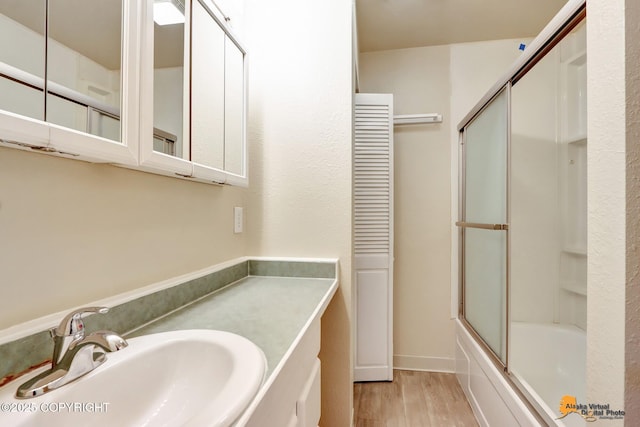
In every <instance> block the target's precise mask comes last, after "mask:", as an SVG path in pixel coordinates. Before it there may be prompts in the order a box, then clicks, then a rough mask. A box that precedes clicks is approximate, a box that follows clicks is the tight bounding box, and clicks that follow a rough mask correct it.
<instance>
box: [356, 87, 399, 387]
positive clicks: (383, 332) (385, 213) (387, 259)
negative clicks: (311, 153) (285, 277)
mask: <svg viewBox="0 0 640 427" xmlns="http://www.w3.org/2000/svg"><path fill="white" fill-rule="evenodd" d="M353 178H354V186H353V192H354V194H353V197H354V205H355V208H354V215H355V218H354V229H355V235H354V247H355V260H354V261H355V262H354V266H355V270H356V274H355V299H356V347H355V367H354V369H355V372H354V379H355V381H391V380H392V379H393V95H389V94H357V95H356V98H355V147H354V173H353Z"/></svg>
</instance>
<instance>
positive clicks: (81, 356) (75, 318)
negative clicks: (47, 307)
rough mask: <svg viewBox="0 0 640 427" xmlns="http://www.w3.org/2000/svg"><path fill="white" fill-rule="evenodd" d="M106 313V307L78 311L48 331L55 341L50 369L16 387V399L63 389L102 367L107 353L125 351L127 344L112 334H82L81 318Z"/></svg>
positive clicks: (103, 332)
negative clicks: (84, 315)
mask: <svg viewBox="0 0 640 427" xmlns="http://www.w3.org/2000/svg"><path fill="white" fill-rule="evenodd" d="M108 311H109V309H108V308H107V307H86V308H81V309H79V310H75V311H72V312H71V313H69V314H68V315H66V316H65V317H64V319H62V321H61V322H60V325H58V327H57V328H52V329H51V330H50V331H49V332H50V333H51V337H52V338H53V341H54V344H53V356H52V358H51V369H49V370H48V371H45V372H43V373H41V374H40V375H38V376H36V377H34V378H32V379H31V380H29V381H27V382H25V383H24V384H22V385H21V386H20V387H18V391H17V392H16V397H18V398H29V397H36V396H40V395H42V394H44V393H47V392H49V391H51V390H55V389H57V388H59V387H62V386H63V385H65V384H68V383H70V382H71V381H73V380H75V379H77V378H79V377H81V376H83V375H85V374H87V373H89V372H91V371H93V370H94V369H95V368H97V367H98V366H100V365H101V364H102V363H104V362H105V361H106V360H107V356H106V352H112V351H118V350H121V349H123V348H125V347H126V346H127V342H126V341H125V340H124V338H122V337H120V336H118V335H117V334H116V333H115V332H111V331H96V332H93V333H91V334H89V335H85V333H84V322H83V321H82V315H83V314H86V313H106V312H108Z"/></svg>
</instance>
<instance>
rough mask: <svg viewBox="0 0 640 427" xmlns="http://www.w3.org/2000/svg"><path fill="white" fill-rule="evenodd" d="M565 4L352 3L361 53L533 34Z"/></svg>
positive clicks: (550, 0) (560, 0)
mask: <svg viewBox="0 0 640 427" xmlns="http://www.w3.org/2000/svg"><path fill="white" fill-rule="evenodd" d="M566 2H567V0H356V16H357V25H358V43H359V49H360V52H371V51H378V50H390V49H403V48H409V47H419V46H435V45H443V44H451V43H464V42H474V41H482V40H499V39H509V38H518V37H533V36H535V35H537V34H538V33H539V32H540V31H541V30H542V29H543V28H544V26H545V25H546V24H547V23H548V22H549V21H550V20H551V19H552V18H553V16H554V15H555V14H556V13H557V12H558V11H559V10H560V9H561V8H562V6H564V5H565V3H566Z"/></svg>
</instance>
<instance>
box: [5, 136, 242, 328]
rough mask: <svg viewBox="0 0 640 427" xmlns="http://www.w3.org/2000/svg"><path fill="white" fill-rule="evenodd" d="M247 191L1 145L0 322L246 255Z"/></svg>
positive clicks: (27, 317)
mask: <svg viewBox="0 0 640 427" xmlns="http://www.w3.org/2000/svg"><path fill="white" fill-rule="evenodd" d="M246 194H247V191H246V190H244V189H238V188H232V187H217V186H212V185H206V184H198V183H193V182H188V181H183V180H178V179H174V178H166V177H162V176H158V175H151V174H147V173H144V172H138V171H132V170H128V169H122V168H118V167H115V166H110V165H98V164H91V163H86V162H81V161H76V160H67V159H61V158H56V157H51V156H47V155H43V154H36V153H31V152H25V151H18V150H13V149H9V148H0V272H2V274H1V281H2V282H1V283H0V286H1V289H2V298H1V299H0V329H3V328H6V327H8V326H11V325H14V324H17V323H21V322H24V321H27V320H30V319H34V318H37V317H40V316H44V315H47V314H51V313H55V312H58V311H62V310H67V309H69V308H72V307H75V306H78V305H83V304H87V303H88V302H91V301H94V300H97V299H101V298H105V297H108V296H112V295H115V294H118V293H121V292H125V291H128V290H131V289H136V288H139V287H142V286H145V285H149V284H151V283H154V282H156V281H159V280H163V279H167V278H169V277H173V276H177V275H180V274H184V273H187V272H190V271H193V270H196V269H200V268H203V267H206V266H209V265H213V264H216V263H219V262H222V261H225V260H229V259H233V258H236V257H239V256H243V255H245V254H246V247H247V233H243V234H233V207H234V206H243V205H245V204H246Z"/></svg>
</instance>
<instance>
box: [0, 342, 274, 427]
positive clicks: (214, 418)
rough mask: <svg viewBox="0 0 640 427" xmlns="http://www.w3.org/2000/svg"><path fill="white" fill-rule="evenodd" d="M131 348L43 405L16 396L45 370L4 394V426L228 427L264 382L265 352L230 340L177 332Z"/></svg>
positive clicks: (41, 400)
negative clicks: (18, 389)
mask: <svg viewBox="0 0 640 427" xmlns="http://www.w3.org/2000/svg"><path fill="white" fill-rule="evenodd" d="M128 342H129V346H128V347H126V348H124V349H122V350H120V351H117V352H113V353H107V361H106V362H105V363H104V364H102V365H101V366H99V367H97V368H96V369H95V370H93V371H92V372H90V373H88V374H87V375H85V376H83V377H81V378H79V379H77V380H76V381H74V382H72V383H69V384H67V385H65V386H63V387H61V388H59V389H56V390H53V391H51V392H49V393H47V394H44V395H42V396H40V397H35V398H31V399H16V398H15V397H14V395H15V392H16V390H17V388H18V386H19V385H20V384H22V383H23V382H25V381H26V380H28V379H29V378H31V377H33V376H35V375H37V374H38V373H40V372H42V371H44V370H46V369H39V370H38V371H35V372H34V373H33V374H30V375H28V376H23V377H21V378H19V379H17V380H15V381H12V382H11V383H9V384H7V385H6V386H4V387H2V388H0V405H2V407H1V408H0V425H1V426H44V425H46V426H50V427H56V426H61V427H63V426H64V427H67V426H74V427H76V426H85V425H86V426H91V427H97V426H136V427H142V426H197V427H203V426H216V427H218V426H220V427H222V426H230V425H232V423H233V422H234V421H235V420H236V419H237V418H238V416H239V415H240V414H242V412H243V411H244V410H245V409H246V408H247V406H248V405H249V403H250V402H251V401H252V400H253V398H254V396H255V395H256V393H257V391H258V388H259V387H260V385H261V384H262V381H263V379H264V373H265V367H266V359H265V357H264V354H263V353H262V350H260V348H259V347H257V346H256V345H255V344H253V343H252V342H251V341H249V340H247V339H246V338H243V337H241V336H239V335H235V334H232V333H229V332H222V331H211V330H187V331H175V332H165V333H160V334H153V335H146V336H141V337H137V338H132V339H130V340H128Z"/></svg>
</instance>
